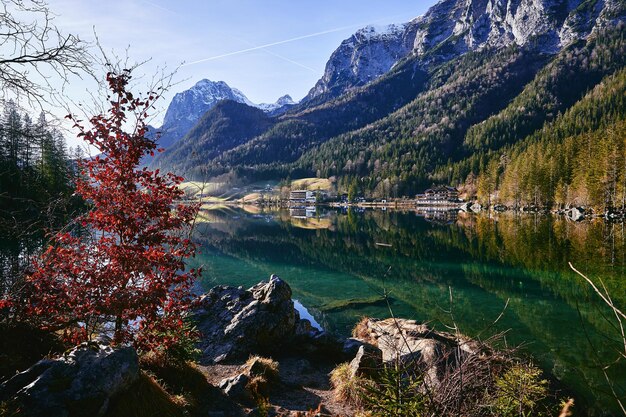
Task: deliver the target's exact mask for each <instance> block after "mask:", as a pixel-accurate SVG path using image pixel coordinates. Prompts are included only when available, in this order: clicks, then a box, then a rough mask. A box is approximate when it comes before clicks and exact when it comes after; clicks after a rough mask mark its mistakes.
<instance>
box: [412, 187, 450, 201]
mask: <svg viewBox="0 0 626 417" xmlns="http://www.w3.org/2000/svg"><path fill="white" fill-rule="evenodd" d="M460 201H461V200H459V191H458V190H457V189H456V188H454V187H450V186H447V185H440V186H437V187H433V188H429V189H428V190H426V191H424V194H418V195H416V196H415V202H416V204H417V205H450V204H457V203H459V202H460Z"/></svg>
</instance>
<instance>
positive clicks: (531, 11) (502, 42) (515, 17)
mask: <svg viewBox="0 0 626 417" xmlns="http://www.w3.org/2000/svg"><path fill="white" fill-rule="evenodd" d="M623 16H624V1H623V0H597V1H593V0H442V1H440V2H439V3H437V4H436V5H435V6H433V7H431V8H430V9H429V10H428V12H426V14H424V15H423V16H420V17H417V18H415V19H413V20H412V21H410V22H408V23H405V24H403V25H390V26H388V27H385V28H381V29H379V28H375V27H372V26H368V27H366V28H364V29H361V30H359V31H358V32H356V33H355V34H354V35H352V36H351V37H350V38H348V39H346V40H345V41H343V42H342V43H341V45H340V46H339V48H337V49H336V50H335V52H333V54H332V55H331V57H330V60H329V61H328V63H327V64H326V69H325V72H324V75H323V76H322V78H321V79H320V80H319V81H318V82H317V84H316V85H315V86H314V87H313V88H312V89H311V90H310V92H309V94H308V95H307V96H306V97H305V98H304V99H303V100H302V101H303V102H307V101H309V100H311V99H313V98H315V97H318V96H321V95H326V96H330V97H335V96H338V95H340V94H341V93H343V92H345V91H347V90H349V89H351V88H354V87H358V86H362V85H365V84H367V83H369V82H371V81H373V80H375V79H376V78H378V77H380V76H381V75H383V74H385V73H387V72H388V71H389V70H390V69H391V68H393V66H394V65H395V64H396V63H397V62H398V61H400V60H401V59H402V58H404V57H406V56H408V55H409V54H415V55H418V56H423V63H424V64H425V65H427V64H429V63H432V62H442V61H446V60H449V59H451V58H454V57H456V56H458V55H460V54H462V53H465V52H468V51H472V50H480V49H482V48H486V47H495V48H500V47H504V46H508V45H510V44H517V45H529V44H530V45H531V46H536V47H537V48H540V49H541V50H542V51H544V52H548V53H555V52H557V51H558V50H560V49H561V48H563V47H564V46H567V45H568V44H570V43H572V42H573V41H575V40H577V39H581V38H584V37H586V36H587V35H589V34H590V33H591V32H592V30H593V29H594V28H598V27H602V26H604V25H605V24H606V23H608V22H610V21H612V20H617V19H620V18H623Z"/></svg>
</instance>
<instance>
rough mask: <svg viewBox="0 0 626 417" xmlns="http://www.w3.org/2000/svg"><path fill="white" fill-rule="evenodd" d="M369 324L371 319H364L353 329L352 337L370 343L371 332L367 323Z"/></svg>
mask: <svg viewBox="0 0 626 417" xmlns="http://www.w3.org/2000/svg"><path fill="white" fill-rule="evenodd" d="M368 322H369V317H362V318H361V320H359V322H358V323H357V324H356V326H354V328H353V329H352V337H354V338H356V339H360V340H364V341H369V338H370V332H369V330H368V329H367V323H368Z"/></svg>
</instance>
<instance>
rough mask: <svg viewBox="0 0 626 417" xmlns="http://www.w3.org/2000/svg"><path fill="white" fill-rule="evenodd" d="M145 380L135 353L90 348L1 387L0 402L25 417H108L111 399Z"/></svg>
mask: <svg viewBox="0 0 626 417" xmlns="http://www.w3.org/2000/svg"><path fill="white" fill-rule="evenodd" d="M138 378H139V361H138V358H137V353H136V352H135V350H134V349H132V348H120V349H113V348H111V347H109V346H102V345H98V344H94V343H91V344H87V343H84V344H82V345H79V346H77V347H76V348H74V349H72V350H71V351H70V352H69V353H67V354H65V355H63V356H62V357H60V358H58V359H54V360H50V359H44V360H41V361H39V362H37V363H36V364H35V365H33V366H32V367H31V368H29V369H28V370H26V371H24V372H22V373H20V374H17V375H15V376H14V377H13V378H11V379H9V380H8V381H6V382H5V383H3V384H2V385H0V402H3V401H6V403H7V404H9V407H10V408H11V409H15V410H19V415H21V416H24V417H39V416H58V417H74V416H76V417H79V416H90V417H92V416H102V415H104V414H105V413H106V412H107V409H108V407H109V402H110V399H111V398H112V397H113V396H114V395H116V394H118V393H120V392H122V391H124V390H126V389H127V388H128V387H129V386H130V385H131V384H133V383H134V382H135V381H137V379H138Z"/></svg>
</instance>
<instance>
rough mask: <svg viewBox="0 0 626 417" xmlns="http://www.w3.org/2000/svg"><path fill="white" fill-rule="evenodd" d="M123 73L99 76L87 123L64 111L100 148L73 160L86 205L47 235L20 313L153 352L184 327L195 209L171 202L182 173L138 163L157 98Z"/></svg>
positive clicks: (147, 145) (148, 148) (148, 143)
mask: <svg viewBox="0 0 626 417" xmlns="http://www.w3.org/2000/svg"><path fill="white" fill-rule="evenodd" d="M130 78H131V74H130V71H127V70H125V71H123V72H122V73H109V74H107V81H108V84H109V89H110V91H111V93H110V96H109V100H110V106H111V107H110V109H109V110H108V111H107V112H106V113H104V114H100V115H97V116H94V117H92V118H91V119H90V120H89V128H85V127H84V126H83V124H82V121H81V120H78V119H76V118H75V117H74V116H71V115H70V116H68V118H70V119H71V120H72V121H73V122H74V127H75V128H76V129H78V130H79V132H80V133H79V135H78V136H79V137H82V138H83V139H84V140H85V141H86V142H87V143H89V144H90V145H92V146H93V147H95V148H96V149H97V150H98V151H99V152H100V155H99V156H97V157H95V158H93V159H90V160H86V161H82V162H80V165H81V167H80V168H81V171H82V172H83V175H82V176H79V179H78V182H77V184H76V192H77V194H78V195H80V196H81V197H82V198H83V199H84V200H85V201H86V202H88V203H89V204H90V206H91V209H90V210H89V211H88V212H86V213H85V214H84V215H82V216H81V217H79V218H78V219H77V222H76V224H77V225H80V226H82V229H83V231H84V233H82V234H81V233H76V232H75V231H74V232H64V233H59V234H57V235H55V236H54V238H53V239H52V245H51V246H50V247H49V248H48V249H47V250H46V251H45V253H44V254H43V256H42V257H41V259H40V260H39V261H37V262H36V265H35V268H34V272H33V273H31V274H30V275H29V276H28V277H27V282H28V283H29V284H30V285H29V287H30V291H29V292H30V295H29V297H28V305H27V310H26V313H27V314H28V315H29V316H30V317H31V319H36V320H37V321H38V322H39V324H40V325H41V326H42V327H46V328H49V329H64V330H65V334H67V335H68V338H69V339H72V340H71V341H72V342H78V341H84V340H87V339H88V338H90V337H91V336H92V335H93V334H94V332H97V331H99V330H100V329H102V327H103V326H106V325H108V326H110V327H113V330H114V340H115V341H116V342H117V343H134V344H135V345H136V346H137V347H138V348H141V349H146V350H155V349H159V350H160V349H167V348H168V347H169V346H173V345H175V344H176V343H177V342H178V341H179V338H181V337H185V336H186V335H185V334H184V333H185V332H187V330H185V329H188V327H186V326H182V318H183V317H184V314H185V311H186V310H187V308H188V306H189V303H190V301H191V297H190V295H191V291H190V288H191V285H192V283H193V280H194V279H195V278H196V276H197V275H198V271H195V270H190V271H187V272H184V270H185V259H187V258H189V257H191V256H193V255H194V253H195V246H194V244H193V243H192V242H191V241H190V240H189V233H190V228H191V225H192V222H193V219H194V218H195V215H196V213H197V210H198V206H197V205H190V204H182V203H180V202H179V201H180V198H181V197H182V195H183V192H182V191H181V190H180V189H179V188H178V185H179V184H180V183H181V181H183V178H181V177H178V176H175V175H174V174H171V173H167V174H161V173H159V171H158V170H156V171H150V170H148V169H147V168H140V161H141V158H142V157H143V156H144V155H147V154H153V153H154V150H155V149H156V144H155V142H154V141H153V140H151V139H149V138H147V137H146V133H147V125H146V122H145V120H146V118H147V112H148V110H150V109H151V108H152V106H153V104H154V101H155V100H157V99H158V94H156V93H154V92H151V93H149V94H148V96H147V97H146V98H142V97H135V96H134V95H133V94H132V93H131V92H129V91H127V88H128V83H129V81H130ZM129 126H130V129H129ZM181 271H183V272H181ZM68 329H70V330H68Z"/></svg>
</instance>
